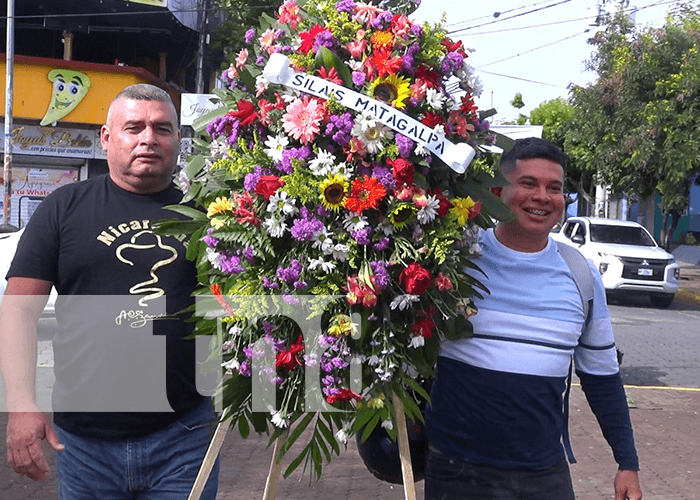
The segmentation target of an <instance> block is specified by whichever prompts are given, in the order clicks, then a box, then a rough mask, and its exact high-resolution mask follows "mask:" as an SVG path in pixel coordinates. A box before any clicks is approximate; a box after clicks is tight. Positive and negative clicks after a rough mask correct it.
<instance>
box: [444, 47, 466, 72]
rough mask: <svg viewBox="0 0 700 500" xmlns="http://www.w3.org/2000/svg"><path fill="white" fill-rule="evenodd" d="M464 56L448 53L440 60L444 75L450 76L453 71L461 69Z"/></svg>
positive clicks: (457, 53)
mask: <svg viewBox="0 0 700 500" xmlns="http://www.w3.org/2000/svg"><path fill="white" fill-rule="evenodd" d="M463 63H464V56H462V54H460V53H459V52H449V53H448V54H447V56H445V59H443V60H442V71H443V73H445V74H450V73H452V72H453V71H454V70H456V69H459V68H461V67H462V64H463Z"/></svg>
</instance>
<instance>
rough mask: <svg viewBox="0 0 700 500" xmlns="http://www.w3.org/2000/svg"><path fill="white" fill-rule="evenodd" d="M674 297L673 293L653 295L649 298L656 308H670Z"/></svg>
mask: <svg viewBox="0 0 700 500" xmlns="http://www.w3.org/2000/svg"><path fill="white" fill-rule="evenodd" d="M674 296H675V295H674V294H672V293H652V294H651V296H650V297H649V298H650V299H651V303H652V304H654V305H655V306H656V307H668V306H670V305H671V302H673V297H674Z"/></svg>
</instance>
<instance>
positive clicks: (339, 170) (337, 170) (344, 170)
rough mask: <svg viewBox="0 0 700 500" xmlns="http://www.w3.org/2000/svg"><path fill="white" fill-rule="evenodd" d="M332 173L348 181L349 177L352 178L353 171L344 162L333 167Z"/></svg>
mask: <svg viewBox="0 0 700 500" xmlns="http://www.w3.org/2000/svg"><path fill="white" fill-rule="evenodd" d="M330 173H331V174H333V175H340V176H342V177H345V178H346V179H347V178H348V177H350V174H351V173H352V171H351V170H350V168H349V167H348V165H347V164H346V163H345V162H344V161H343V162H340V163H336V164H335V165H333V166H332V167H331V171H330Z"/></svg>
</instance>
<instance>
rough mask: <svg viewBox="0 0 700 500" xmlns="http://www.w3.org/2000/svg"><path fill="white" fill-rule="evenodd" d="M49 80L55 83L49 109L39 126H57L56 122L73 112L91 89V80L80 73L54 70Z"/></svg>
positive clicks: (50, 73) (68, 70)
mask: <svg viewBox="0 0 700 500" xmlns="http://www.w3.org/2000/svg"><path fill="white" fill-rule="evenodd" d="M48 79H49V81H50V82H52V83H53V90H52V94H51V101H50V102H49V109H47V110H46V114H45V115H44V118H42V119H41V122H39V125H41V126H42V127H43V126H46V125H49V124H51V125H56V122H57V121H58V120H60V119H61V118H63V117H64V116H66V115H67V114H68V113H70V112H71V111H73V110H74V109H75V107H76V106H77V105H78V104H79V103H80V101H82V100H83V97H85V94H87V92H88V90H89V89H90V79H89V78H88V77H87V76H86V75H85V74H84V73H80V72H79V71H74V70H70V69H54V70H51V71H49V74H48Z"/></svg>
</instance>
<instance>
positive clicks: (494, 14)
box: [445, 0, 552, 28]
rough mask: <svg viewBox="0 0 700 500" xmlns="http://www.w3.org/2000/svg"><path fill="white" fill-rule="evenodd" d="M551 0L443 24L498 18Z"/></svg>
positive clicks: (448, 25) (454, 24)
mask: <svg viewBox="0 0 700 500" xmlns="http://www.w3.org/2000/svg"><path fill="white" fill-rule="evenodd" d="M551 1H552V0H542V1H541V2H537V3H533V4H530V5H523V6H521V7H515V8H513V9H508V10H504V11H503V12H494V13H493V14H488V15H485V16H481V17H477V18H474V19H466V20H464V21H457V22H456V23H447V24H446V25H445V27H446V28H450V27H456V25H458V24H467V23H471V22H474V21H479V20H481V19H489V18H492V17H495V18H499V17H500V16H502V15H503V14H510V13H511V12H515V11H516V10H521V9H528V8H530V7H535V6H536V5H540V4H543V3H547V2H551ZM508 19H510V18H508Z"/></svg>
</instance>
